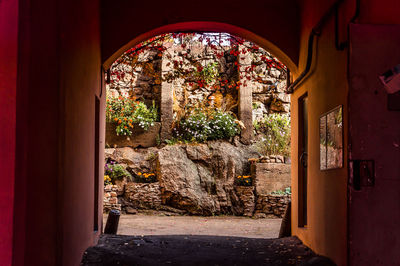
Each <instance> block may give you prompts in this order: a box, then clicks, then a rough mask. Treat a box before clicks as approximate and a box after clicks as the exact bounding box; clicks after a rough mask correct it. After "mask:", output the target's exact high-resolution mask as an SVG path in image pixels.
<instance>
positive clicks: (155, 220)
mask: <svg viewBox="0 0 400 266" xmlns="http://www.w3.org/2000/svg"><path fill="white" fill-rule="evenodd" d="M106 219H107V217H105V219H104V222H105V221H106ZM280 222H281V220H280V219H258V220H254V219H250V218H241V217H226V216H225V217H224V216H222V217H193V216H169V217H165V216H164V217H163V216H148V215H143V214H138V215H122V216H121V218H120V227H119V232H118V233H119V235H102V236H101V238H100V240H99V243H98V244H97V245H96V246H94V247H90V248H88V249H87V250H86V252H85V253H84V255H83V258H82V263H81V265H83V266H95V265H99V266H111V265H126V266H128V265H129V266H131V265H140V266H142V265H143V266H146V265H185V266H189V265H207V266H211V265H220V266H225V265H227V266H228V265H229V266H234V265H238V266H240V265H254V266H258V265H273V266H279V265H304V266H305V265H319V266H324V265H325V266H334V265H335V264H334V263H332V262H331V261H330V260H329V259H327V258H324V257H320V256H317V255H316V254H315V253H314V252H313V251H312V250H310V249H309V248H308V247H306V246H304V245H303V244H302V242H301V241H300V240H299V239H298V238H296V237H288V238H280V239H277V238H275V239H271V237H276V236H277V234H278V231H279V227H280ZM121 234H131V236H129V235H121ZM237 236H246V237H237Z"/></svg>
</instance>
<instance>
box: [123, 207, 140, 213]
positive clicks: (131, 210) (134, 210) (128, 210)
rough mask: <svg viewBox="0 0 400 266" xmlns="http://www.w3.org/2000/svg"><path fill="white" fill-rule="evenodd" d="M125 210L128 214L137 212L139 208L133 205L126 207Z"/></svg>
mask: <svg viewBox="0 0 400 266" xmlns="http://www.w3.org/2000/svg"><path fill="white" fill-rule="evenodd" d="M125 211H126V213H128V214H137V210H136V209H134V208H132V207H125Z"/></svg>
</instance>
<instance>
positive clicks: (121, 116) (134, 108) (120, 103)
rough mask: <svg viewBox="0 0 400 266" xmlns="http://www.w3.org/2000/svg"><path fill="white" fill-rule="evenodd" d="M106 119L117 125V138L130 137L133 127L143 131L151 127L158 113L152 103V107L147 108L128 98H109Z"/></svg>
mask: <svg viewBox="0 0 400 266" xmlns="http://www.w3.org/2000/svg"><path fill="white" fill-rule="evenodd" d="M106 118H107V122H113V123H116V124H117V128H116V133H117V135H118V136H119V135H124V136H131V135H132V129H133V128H134V126H135V125H137V126H139V127H141V128H142V129H144V130H148V129H149V127H150V126H153V125H154V122H155V121H157V119H158V112H157V108H156V106H155V103H154V102H153V106H152V107H150V108H148V107H147V106H146V105H145V104H144V103H143V102H139V101H134V100H133V99H130V98H125V97H118V98H109V99H107V106H106Z"/></svg>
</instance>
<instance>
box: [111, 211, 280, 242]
mask: <svg viewBox="0 0 400 266" xmlns="http://www.w3.org/2000/svg"><path fill="white" fill-rule="evenodd" d="M106 221H107V215H104V225H105V224H106ZM280 225H281V219H252V218H246V217H238V216H214V217H199V216H159V215H157V216H155V215H145V214H135V215H129V214H126V215H121V217H120V221H119V227H118V234H119V235H136V236H141V235H212V236H236V237H250V238H276V237H278V234H279V228H280Z"/></svg>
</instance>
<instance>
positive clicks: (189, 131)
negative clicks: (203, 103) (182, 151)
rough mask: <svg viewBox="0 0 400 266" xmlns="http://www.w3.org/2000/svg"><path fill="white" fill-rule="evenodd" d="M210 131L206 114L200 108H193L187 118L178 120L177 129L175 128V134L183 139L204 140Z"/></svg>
mask: <svg viewBox="0 0 400 266" xmlns="http://www.w3.org/2000/svg"><path fill="white" fill-rule="evenodd" d="M210 131H211V128H210V125H209V121H208V118H207V115H206V114H205V113H204V112H202V111H201V110H200V109H195V110H194V111H192V112H191V113H190V115H189V116H188V117H187V118H183V119H182V120H181V121H180V123H179V129H178V130H175V134H176V136H177V137H178V138H182V139H183V140H189V141H197V142H204V141H206V140H207V138H208V135H209V134H210Z"/></svg>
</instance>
